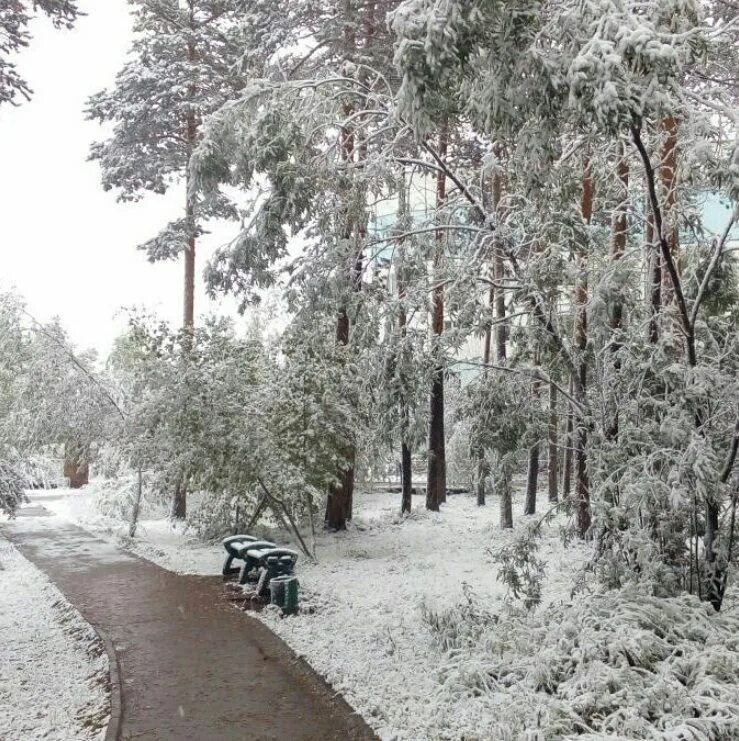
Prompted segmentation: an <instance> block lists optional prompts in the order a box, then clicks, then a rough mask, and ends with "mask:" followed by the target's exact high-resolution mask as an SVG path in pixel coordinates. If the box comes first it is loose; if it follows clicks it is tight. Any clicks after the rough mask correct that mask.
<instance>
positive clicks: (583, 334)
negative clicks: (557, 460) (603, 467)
mask: <svg viewBox="0 0 739 741" xmlns="http://www.w3.org/2000/svg"><path fill="white" fill-rule="evenodd" d="M593 199H594V187H593V178H592V174H591V169H590V162H589V161H588V162H586V164H585V172H584V174H583V191H582V204H581V212H582V217H583V221H584V222H585V223H586V224H587V225H589V224H590V222H591V220H592V217H593ZM587 271H588V248H587V246H585V245H583V246H582V247H581V248H580V249H579V252H578V272H579V275H578V283H577V288H576V294H575V307H576V308H575V345H576V347H577V349H578V356H579V357H578V369H577V373H578V377H579V381H580V382H579V383H578V384H575V397H576V400H577V401H578V402H580V405H581V408H583V407H584V406H585V403H584V402H585V393H586V388H587V372H588V369H587V359H586V351H587V343H588V272H587ZM576 423H577V424H576V426H575V501H576V504H577V529H578V533H579V535H580V537H581V538H584V537H585V536H586V535H587V533H588V531H589V530H590V524H591V516H590V482H589V481H588V464H587V445H588V429H587V424H586V420H585V419H584V418H583V416H582V414H580V413H578V415H577V419H576Z"/></svg>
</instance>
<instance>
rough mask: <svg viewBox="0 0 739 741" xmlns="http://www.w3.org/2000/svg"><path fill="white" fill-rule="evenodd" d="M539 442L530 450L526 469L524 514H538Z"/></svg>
mask: <svg viewBox="0 0 739 741" xmlns="http://www.w3.org/2000/svg"><path fill="white" fill-rule="evenodd" d="M539 447H540V446H539V442H538V441H537V442H535V443H534V444H533V445H532V446H531V447H530V448H529V457H528V465H527V467H526V502H525V504H524V510H523V513H524V514H525V515H533V514H536V491H537V489H538V487H539Z"/></svg>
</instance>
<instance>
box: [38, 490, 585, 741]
mask: <svg viewBox="0 0 739 741" xmlns="http://www.w3.org/2000/svg"><path fill="white" fill-rule="evenodd" d="M96 496H97V494H96V489H95V487H91V492H90V493H85V492H84V491H83V492H77V493H74V492H66V493H60V495H59V496H56V495H54V496H52V497H50V498H49V499H48V501H44V502H43V504H45V506H47V507H49V508H50V509H52V510H53V511H54V512H56V513H57V514H59V515H61V516H64V517H66V518H68V519H71V520H73V521H75V522H77V523H78V524H81V525H83V526H84V527H86V528H88V529H91V530H94V531H96V532H98V533H101V534H103V535H107V536H108V537H118V538H121V539H123V540H124V541H125V544H126V545H127V546H128V547H130V548H132V549H133V550H135V551H136V552H137V553H139V554H140V555H142V556H144V557H146V558H149V559H151V560H153V561H155V562H156V563H159V564H160V565H162V566H164V567H165V568H168V569H172V570H176V571H181V572H186V573H197V574H217V573H220V570H221V567H222V563H223V558H224V552H223V549H222V547H221V546H220V544H214V545H209V544H203V543H201V542H198V541H197V540H196V539H195V538H194V537H193V536H191V535H188V534H187V533H183V532H181V531H180V530H178V529H174V528H173V527H172V526H171V525H170V524H169V523H168V522H167V521H166V520H143V521H142V522H141V524H140V526H139V531H138V535H137V538H136V540H135V541H133V542H131V541H128V539H126V538H125V532H126V527H125V525H124V524H121V523H116V522H115V521H113V520H111V519H101V517H100V515H99V514H98V512H97V510H96V507H95V498H96ZM399 498H400V495H396V494H381V493H373V494H366V493H360V494H359V495H358V496H357V502H356V505H357V510H358V511H357V512H356V514H355V519H354V522H353V524H352V527H351V529H350V530H349V531H348V532H345V533H338V534H321V535H319V538H318V542H317V557H318V561H317V563H308V562H307V561H306V559H302V560H301V562H299V577H300V584H301V603H302V612H301V614H300V615H299V616H296V617H291V618H286V619H283V618H281V617H279V616H278V615H277V614H276V613H274V612H271V611H270V610H266V611H265V612H263V613H262V619H264V620H265V621H266V622H267V623H268V624H269V625H270V626H271V627H272V628H273V629H274V630H275V632H277V633H278V634H279V635H280V636H282V637H283V638H284V639H285V640H286V641H287V643H288V644H289V645H290V646H291V647H292V648H293V649H294V650H295V651H296V652H297V653H298V654H300V655H302V656H304V657H305V658H306V659H307V660H308V661H309V662H310V663H311V664H312V666H313V667H314V668H315V669H316V670H317V671H318V672H319V673H321V674H322V675H323V676H325V677H326V679H327V680H328V681H329V682H330V683H331V684H332V685H333V686H334V687H335V688H336V689H337V690H338V691H340V692H341V693H342V694H343V695H344V696H345V697H346V698H347V700H348V701H349V702H350V704H352V705H353V706H354V707H355V708H356V709H357V710H358V711H359V712H361V713H362V715H363V716H364V717H365V718H366V719H367V720H368V722H369V723H370V724H371V725H372V726H373V727H374V728H375V729H376V730H377V731H378V733H379V735H380V736H381V737H382V738H383V739H432V738H460V739H461V738H466V739H473V738H484V737H486V736H485V733H484V732H483V733H482V734H481V733H480V729H479V727H478V726H477V723H478V719H477V718H476V717H475V714H474V713H469V712H467V710H466V708H465V704H466V703H467V702H468V701H469V702H471V703H473V702H474V698H473V697H470V698H463V697H460V696H459V695H458V694H457V695H453V694H450V693H448V692H444V691H442V687H443V685H442V684H441V683H440V676H439V675H440V671H441V669H442V667H443V665H444V663H445V662H444V657H443V656H442V653H441V649H440V648H439V647H438V645H437V643H436V642H434V641H433V640H432V637H431V635H430V632H429V629H428V627H427V625H426V624H425V623H424V619H423V608H428V609H430V610H432V611H442V610H445V609H448V608H451V607H453V606H455V605H458V604H460V602H464V601H465V600H466V599H467V597H466V594H468V593H469V592H470V590H471V592H472V593H473V594H474V595H476V597H477V598H478V599H479V600H480V601H481V602H482V603H483V604H485V605H486V606H487V607H488V608H489V609H491V610H492V611H495V610H496V609H499V608H500V606H501V605H502V602H503V599H504V596H505V592H506V589H505V586H504V585H502V584H501V583H500V581H499V580H498V578H497V572H498V569H497V567H496V565H495V564H493V563H492V562H491V558H490V555H489V553H488V552H487V551H488V549H489V548H491V547H492V548H495V547H499V546H502V545H504V544H506V543H509V542H510V541H511V539H512V537H513V533H512V532H511V531H507V532H506V531H502V530H501V529H500V528H499V526H498V519H499V513H498V506H497V501H495V500H493V502H492V503H491V504H490V505H489V506H487V507H482V508H480V507H477V506H476V504H475V501H474V499H473V498H472V497H469V496H464V495H457V496H452V497H449V499H448V501H447V503H446V504H445V505H444V506H443V510H442V512H441V513H431V512H427V511H426V510H425V509H424V508H423V500H422V499H421V498H418V497H414V500H413V505H414V507H415V509H414V512H413V513H412V514H411V515H410V516H409V517H400V516H399V514H398V511H399V504H400V502H399ZM516 509H517V511H518V510H520V506H519V503H518V502H516ZM531 521H532V518H520V519H519V524H518V526H517V527H521V526H524V525H525V524H527V523H528V522H531ZM558 524H559V523H556V524H554V525H552V526H548V527H547V529H546V531H545V532H546V534H545V536H544V538H543V541H542V545H541V551H540V553H539V556H540V557H541V558H542V559H543V560H545V561H546V562H547V579H546V588H545V593H544V600H545V602H548V603H551V602H553V601H558V600H566V599H568V597H569V592H570V589H571V585H572V576H573V574H574V573H575V572H576V571H577V569H578V567H579V565H580V564H581V563H582V562H583V561H584V560H585V558H586V556H587V549H586V548H585V547H583V546H581V545H579V544H574V545H573V544H571V545H569V546H568V547H565V546H564V545H563V544H562V542H561V539H560V537H559V532H558V530H559V528H558ZM465 718H468V724H467V725H466V721H465Z"/></svg>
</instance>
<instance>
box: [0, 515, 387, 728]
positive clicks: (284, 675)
mask: <svg viewBox="0 0 739 741" xmlns="http://www.w3.org/2000/svg"><path fill="white" fill-rule="evenodd" d="M1 527H2V530H3V534H4V535H6V536H7V537H8V538H9V539H10V540H11V541H12V542H13V543H14V544H15V545H16V546H17V547H18V549H19V550H20V551H21V552H22V553H23V555H24V556H26V557H27V558H28V559H29V560H30V561H32V562H33V563H34V564H36V566H38V567H39V568H40V569H42V570H43V571H45V572H46V573H47V574H48V575H49V577H50V578H51V579H52V580H53V581H54V583H55V584H56V585H57V586H58V587H59V589H60V590H61V591H62V592H63V593H64V594H65V596H66V597H67V599H68V600H69V601H70V602H71V603H72V604H73V605H75V607H77V609H78V610H79V611H80V612H81V613H82V615H83V616H84V617H85V619H86V620H87V621H88V622H89V623H90V624H92V625H93V627H95V628H96V629H97V630H98V631H99V632H100V634H101V636H102V637H103V639H104V641H105V643H106V645H107V647H108V652H109V653H111V652H112V653H113V655H112V656H111V669H112V671H111V675H112V676H111V679H112V684H113V692H112V697H113V699H112V713H111V724H110V726H109V732H108V736H107V738H108V739H109V741H112V739H136V740H137V741H138V740H140V739H147V740H149V739H150V740H152V741H155V740H156V741H160V740H161V741H164V740H170V739H171V740H172V741H175V740H176V741H230V740H232V739H233V741H244V739H259V740H262V739H264V740H266V739H280V740H283V739H284V741H302V740H305V741H308V740H311V741H312V740H314V739H315V741H319V740H320V741H327V740H328V739H361V740H364V739H374V738H375V737H374V735H373V734H372V732H371V731H370V730H369V728H368V727H367V726H366V725H365V723H364V721H363V720H362V719H361V718H360V717H359V716H357V715H356V714H354V713H353V711H352V710H351V708H350V707H349V706H348V705H347V703H346V702H344V700H343V699H341V698H338V697H337V696H336V695H335V693H334V692H332V690H331V689H330V688H329V687H328V686H327V685H326V684H325V683H324V682H323V681H322V680H321V679H320V677H318V676H317V675H316V674H315V673H314V672H313V671H312V670H311V669H310V668H309V667H308V666H307V664H305V662H303V661H301V660H299V659H297V658H296V657H295V655H294V654H293V653H292V652H291V651H290V649H289V648H288V647H287V646H286V645H285V644H284V643H283V642H282V641H281V640H280V639H279V638H277V636H275V635H274V634H273V633H272V632H271V631H270V630H269V629H268V628H267V627H265V626H264V625H263V624H262V623H260V622H259V621H257V620H255V619H254V618H251V617H249V616H248V615H245V614H244V613H242V612H241V611H239V610H236V609H235V608H234V607H233V606H232V605H231V604H229V603H228V602H227V600H226V599H225V595H224V589H223V585H222V583H221V579H220V578H217V577H197V576H183V575H180V574H175V573H172V572H170V571H166V570H164V569H162V568H160V567H159V566H156V565H155V564H153V563H150V562H149V561H145V560H143V559H141V558H138V557H137V556H134V555H133V554H130V553H128V552H126V551H123V550H121V549H119V548H117V547H116V546H115V545H113V544H112V543H109V542H108V541H105V540H101V539H100V538H96V537H94V536H93V535H91V534H90V533H88V532H86V531H85V530H82V529H81V528H79V527H75V526H74V525H72V524H69V523H67V522H65V521H64V520H62V519H61V518H59V517H55V516H50V515H49V513H48V511H47V510H45V509H44V508H43V507H39V506H34V507H25V508H23V509H22V510H21V511H20V512H19V514H18V517H17V518H16V519H15V520H12V521H10V522H7V523H3V524H2V525H1ZM116 685H118V687H119V688H120V695H119V697H120V704H119V702H118V701H117V698H116V695H117V692H116Z"/></svg>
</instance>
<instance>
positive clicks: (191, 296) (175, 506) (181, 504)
mask: <svg viewBox="0 0 739 741" xmlns="http://www.w3.org/2000/svg"><path fill="white" fill-rule="evenodd" d="M189 9H190V21H189V22H190V29H191V30H193V31H194V29H195V11H194V8H193V4H192V2H190V3H189ZM196 56H197V52H196V49H195V44H194V42H193V41H188V44H187V60H188V62H189V63H190V64H194V62H195V60H196ZM195 93H196V89H195V83H194V82H193V83H192V84H191V85H190V88H189V96H190V99H191V100H192V99H193V98H194V96H195ZM185 136H186V139H187V171H186V173H185V191H186V192H185V222H186V224H187V230H188V238H187V245H186V246H185V255H184V263H185V272H184V284H183V292H182V293H183V302H182V303H183V306H182V329H183V340H184V349H185V355H188V354H189V352H190V350H191V349H192V343H193V338H194V331H195V251H196V246H197V239H196V236H195V234H196V230H195V223H196V219H197V215H196V213H195V200H194V198H193V196H192V194H191V193H190V167H189V164H190V158H191V157H192V153H193V152H194V151H195V146H196V145H197V139H198V119H197V112H196V110H195V108H194V106H193V105H192V104H191V105H190V106H189V107H188V110H187V117H186V119H185ZM185 362H189V361H188V359H187V358H185ZM187 479H188V476H187V474H186V475H185V476H184V477H183V478H181V479H180V480H179V482H178V484H177V486H176V487H175V490H174V495H173V498H172V517H173V518H174V519H175V520H184V519H185V518H186V517H187Z"/></svg>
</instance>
